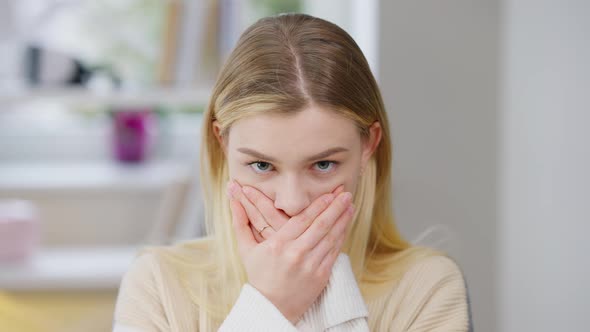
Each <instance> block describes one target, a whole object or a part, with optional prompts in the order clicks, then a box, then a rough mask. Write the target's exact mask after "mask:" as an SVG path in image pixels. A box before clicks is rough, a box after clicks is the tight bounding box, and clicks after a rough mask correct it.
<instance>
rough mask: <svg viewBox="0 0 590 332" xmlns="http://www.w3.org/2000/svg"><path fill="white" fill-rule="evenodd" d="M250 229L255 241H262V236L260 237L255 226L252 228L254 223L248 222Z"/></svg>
mask: <svg viewBox="0 0 590 332" xmlns="http://www.w3.org/2000/svg"><path fill="white" fill-rule="evenodd" d="M250 230H251V231H252V235H254V238H255V239H256V242H258V243H262V242H264V238H263V237H262V235H260V234H258V231H257V230H256V228H254V225H252V224H250ZM265 232H266V230H265Z"/></svg>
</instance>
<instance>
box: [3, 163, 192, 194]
mask: <svg viewBox="0 0 590 332" xmlns="http://www.w3.org/2000/svg"><path fill="white" fill-rule="evenodd" d="M190 166H191V165H190V164H188V163H180V162H146V163H145V164H138V165H124V164H117V163H115V162H103V163H99V162H87V163H14V164H3V165H0V192H10V191H19V190H79V189H83V190H161V189H162V188H165V187H166V186H168V185H170V184H171V183H173V182H176V181H182V180H184V179H186V178H187V177H188V176H190V172H191V169H190Z"/></svg>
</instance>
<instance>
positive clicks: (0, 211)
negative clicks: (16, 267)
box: [0, 200, 39, 262]
mask: <svg viewBox="0 0 590 332" xmlns="http://www.w3.org/2000/svg"><path fill="white" fill-rule="evenodd" d="M38 245H39V224H38V212H37V209H36V208H35V206H34V205H33V204H32V203H31V202H29V201H24V200H0V261H10V262H14V261H22V260H26V259H27V258H28V257H29V256H31V255H32V254H33V253H34V251H35V250H36V249H37V246H38Z"/></svg>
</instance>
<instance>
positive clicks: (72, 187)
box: [0, 0, 590, 331]
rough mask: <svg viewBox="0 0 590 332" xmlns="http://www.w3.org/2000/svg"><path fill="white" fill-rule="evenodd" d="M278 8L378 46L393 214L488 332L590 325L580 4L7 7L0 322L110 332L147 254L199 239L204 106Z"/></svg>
mask: <svg viewBox="0 0 590 332" xmlns="http://www.w3.org/2000/svg"><path fill="white" fill-rule="evenodd" d="M281 12H305V13H309V14H312V15H314V16H318V17H322V18H325V19H328V20H330V21H332V22H334V23H336V24H338V25H340V26H341V27H343V28H344V29H345V30H347V31H348V32H349V33H350V34H351V35H352V36H353V37H354V38H355V40H356V41H357V43H358V44H359V45H360V46H361V48H362V49H363V52H364V53H365V55H366V57H367V59H368V61H369V63H370V65H371V68H372V70H373V72H374V74H375V76H376V77H377V79H378V81H379V84H380V87H381V92H382V94H383V96H384V99H385V104H386V106H387V111H388V116H389V121H390V126H391V130H392V135H393V149H394V151H393V154H394V164H393V178H394V184H393V190H394V191H393V192H394V202H393V203H394V207H395V210H396V211H395V213H396V216H397V222H398V224H399V227H400V228H401V230H402V232H403V233H404V234H405V235H406V236H407V237H408V239H410V240H412V241H414V242H415V243H418V244H425V245H431V246H436V247H438V248H441V249H443V250H446V251H448V252H449V253H450V254H451V255H452V256H453V257H454V258H455V259H456V260H457V261H458V262H459V264H460V266H461V267H462V269H463V270H464V273H465V276H466V279H467V283H468V287H469V292H470V297H471V301H472V311H473V320H474V325H475V328H476V331H523V330H525V331H527V330H532V331H556V330H564V331H584V330H587V329H588V326H590V315H588V307H590V287H588V285H587V281H588V280H590V268H589V266H590V263H589V262H588V259H587V257H586V252H588V251H590V244H589V241H588V240H587V237H586V234H587V233H589V232H590V189H589V188H590V175H589V174H588V170H590V147H589V146H590V131H589V129H588V128H589V126H590V100H589V98H590V64H589V61H588V59H590V39H589V36H590V33H589V32H590V20H589V19H588V18H589V17H590V2H588V1H585V0H562V1H557V0H554V1H550V0H538V1H532V0H502V1H492V0H488V1H484V0H478V1H467V0H447V1H440V0H437V1H435V0H421V1H415V0H414V1H396V0H394V1H387V0H364V1H363V0H322V1H312V0H243V1H241V0H194V1H188V0H186V1H180V0H179V1H172V0H170V1H164V0H93V1H90V0H18V1H17V0H0V54H1V57H0V330H2V331H110V329H111V327H112V313H113V310H114V303H115V299H116V295H117V288H118V286H119V283H120V281H121V277H122V275H123V273H124V272H125V271H126V269H127V267H128V266H129V263H130V262H131V260H132V259H133V257H134V253H135V251H136V250H137V248H138V247H140V246H142V245H146V244H170V243H174V242H177V241H182V240H186V239H190V238H195V237H199V236H202V235H203V227H202V211H203V207H202V200H201V197H200V189H199V178H198V163H199V160H198V156H199V148H200V121H201V114H202V112H203V109H204V108H205V106H206V104H207V102H208V97H209V94H210V90H211V88H212V85H213V83H214V80H215V77H216V75H217V72H218V71H219V69H220V67H221V65H222V64H223V61H224V60H225V58H226V57H227V55H228V54H229V52H230V51H231V49H232V47H233V45H234V44H235V42H236V40H237V38H238V37H239V35H240V33H241V32H242V31H243V30H244V29H245V28H246V27H247V26H248V25H249V24H251V23H253V22H254V21H255V20H256V19H258V18H260V17H263V16H267V15H272V14H276V13H281Z"/></svg>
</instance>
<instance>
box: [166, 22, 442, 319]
mask: <svg viewBox="0 0 590 332" xmlns="http://www.w3.org/2000/svg"><path fill="white" fill-rule="evenodd" d="M312 103H313V104H315V105H319V106H322V107H324V108H327V109H331V110H333V111H335V112H338V113H339V114H341V115H343V116H345V117H347V118H349V119H351V120H352V121H354V122H355V124H356V125H357V127H358V130H359V134H360V135H361V137H362V138H363V139H365V138H367V137H368V128H369V126H370V125H371V124H372V123H373V122H374V121H379V122H380V124H381V127H382V139H381V142H380V144H379V145H378V147H377V149H376V151H375V152H374V154H373V156H372V157H371V159H370V160H369V162H368V165H367V166H366V168H365V171H364V172H363V174H362V176H361V178H360V179H359V184H358V187H357V189H356V192H355V196H354V204H355V206H357V210H356V213H355V216H354V221H353V223H352V226H351V228H350V232H349V234H350V235H349V237H348V238H347V240H346V242H345V244H344V247H343V252H345V253H346V254H348V256H349V257H350V261H351V265H352V267H353V271H354V274H355V276H356V278H357V281H358V282H359V285H360V288H361V291H362V293H363V296H364V297H365V298H366V299H370V298H371V297H373V296H376V294H378V293H379V292H380V291H381V290H382V289H383V287H387V285H388V283H389V282H393V281H395V280H396V278H398V277H399V276H400V275H401V274H402V273H403V272H404V271H405V270H406V269H407V267H408V265H409V264H411V263H412V262H414V261H416V260H417V259H418V258H419V257H421V256H424V255H430V254H432V252H430V251H428V250H419V249H420V248H415V247H412V246H411V245H410V244H409V243H408V242H407V241H405V240H404V239H403V238H402V236H401V235H400V233H399V232H398V230H397V228H396V226H395V223H394V216H393V211H392V197H391V159H392V155H391V142H390V133H389V126H388V121H387V115H386V112H385V107H384V105H383V100H382V98H381V94H380V91H379V88H378V86H377V83H376V81H375V78H374V77H373V75H372V73H371V70H370V68H369V65H368V63H367V60H366V59H365V57H364V55H363V53H362V52H361V50H360V48H359V47H358V45H357V44H356V43H355V41H354V40H353V39H352V38H351V37H350V36H349V35H348V34H347V33H346V32H345V31H344V30H342V29H341V28H340V27H338V26H337V25H335V24H333V23H330V22H327V21H325V20H322V19H319V18H315V17H312V16H309V15H305V14H282V15H278V16H273V17H267V18H263V19H260V20H259V21H257V22H256V23H254V24H253V25H252V26H250V27H249V28H248V29H247V30H246V31H245V32H244V33H243V34H242V36H241V37H240V39H239V41H238V43H237V45H236V47H235V49H234V50H233V52H232V53H231V54H230V56H229V58H228V59H227V61H226V63H225V65H224V67H223V69H222V71H221V73H220V74H219V77H218V79H217V82H216V85H215V87H214V89H213V93H212V96H211V100H210V103H209V105H208V108H207V110H206V112H205V114H204V117H203V132H202V134H203V141H202V144H203V145H202V149H201V181H202V185H203V188H202V189H203V197H204V200H205V207H206V210H205V217H206V218H205V219H206V231H207V234H208V235H209V236H208V239H209V241H208V242H207V243H208V245H207V246H205V245H204V240H195V241H194V243H193V244H192V249H198V248H202V249H203V253H204V255H205V254H207V257H208V258H207V259H200V260H198V261H196V260H195V259H192V260H190V259H189V258H185V259H184V260H183V259H181V258H180V257H178V255H176V256H177V257H176V261H177V262H179V263H180V262H184V263H186V264H184V266H185V268H186V269H188V270H187V271H185V272H186V273H185V272H183V273H182V275H184V276H185V279H186V280H185V282H186V283H187V288H190V289H189V292H190V293H191V294H190V295H191V297H192V299H193V301H194V302H195V305H196V306H197V307H198V308H199V310H200V312H201V317H200V319H207V320H210V321H211V322H212V323H211V324H212V326H214V325H215V324H219V323H220V322H221V321H223V318H224V317H225V316H226V315H227V314H228V313H229V311H230V309H231V307H232V305H233V303H234V302H235V300H236V298H237V296H238V294H239V292H240V289H241V287H242V285H243V284H244V283H245V282H246V281H247V279H246V274H245V272H244V269H243V266H242V262H241V260H240V258H239V255H238V252H237V248H236V239H235V237H234V232H233V228H232V223H231V212H230V209H229V203H228V199H227V197H226V195H225V185H226V183H227V181H228V168H227V162H226V159H225V155H224V152H223V149H222V147H221V145H220V143H219V141H218V140H217V138H216V136H215V133H214V130H213V126H212V124H213V121H218V123H219V125H220V128H221V135H222V136H226V135H227V133H228V131H229V130H230V128H231V125H232V123H234V122H235V121H237V120H239V119H241V118H244V117H246V116H251V115H255V114H258V113H262V112H279V113H286V114H289V113H293V112H299V111H301V110H302V109H304V108H306V107H307V106H309V105H311V104H312ZM205 247H206V248H205ZM179 265H180V264H179ZM188 274H191V275H190V281H189V277H188ZM197 274H198V275H199V276H200V277H197V276H196V275H197ZM196 280H198V282H197V281H196ZM195 282H197V283H199V285H195ZM189 284H190V287H189ZM200 324H201V326H204V325H203V324H204V323H203V322H200Z"/></svg>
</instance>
